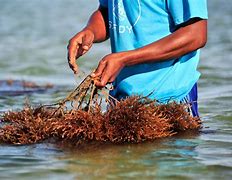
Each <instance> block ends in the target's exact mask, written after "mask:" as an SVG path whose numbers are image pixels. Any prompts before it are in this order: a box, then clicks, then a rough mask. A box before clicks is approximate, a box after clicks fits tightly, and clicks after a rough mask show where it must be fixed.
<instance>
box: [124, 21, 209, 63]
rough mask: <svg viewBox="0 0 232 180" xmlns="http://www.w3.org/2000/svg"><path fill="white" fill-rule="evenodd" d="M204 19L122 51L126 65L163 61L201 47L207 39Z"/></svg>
mask: <svg viewBox="0 0 232 180" xmlns="http://www.w3.org/2000/svg"><path fill="white" fill-rule="evenodd" d="M206 23H207V22H206V21H204V20H202V21H199V22H196V23H194V24H192V25H190V26H186V27H182V28H180V29H178V30H177V31H175V32H174V33H173V34H171V35H169V36H167V37H165V38H163V39H161V40H159V41H156V42H154V43H151V44H149V45H147V46H144V47H142V48H139V49H135V50H132V51H128V52H122V57H124V59H123V62H124V64H125V65H126V66H129V65H135V64H140V63H147V62H157V61H165V60H169V59H175V58H178V57H181V56H183V55H185V54H187V53H189V52H192V51H194V50H196V49H199V48H201V47H203V46H204V45H205V43H206V39H207V25H206Z"/></svg>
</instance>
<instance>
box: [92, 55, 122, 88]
mask: <svg viewBox="0 0 232 180" xmlns="http://www.w3.org/2000/svg"><path fill="white" fill-rule="evenodd" d="M124 57H125V55H123V53H112V54H109V55H107V56H105V57H104V58H103V59H102V60H101V61H100V62H99V64H98V67H97V69H96V71H95V72H94V73H92V74H91V76H92V77H93V78H96V77H100V78H99V80H95V85H96V86H97V87H100V88H102V87H105V86H106V84H107V83H111V82H113V81H114V80H115V78H116V77H117V75H118V74H119V72H120V71H121V70H122V68H123V67H124V66H125V63H124Z"/></svg>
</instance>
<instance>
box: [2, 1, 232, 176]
mask: <svg viewBox="0 0 232 180" xmlns="http://www.w3.org/2000/svg"><path fill="white" fill-rule="evenodd" d="M208 6H209V15H210V20H209V37H208V44H207V46H206V47H205V48H204V49H203V50H202V55H201V64H200V66H199V70H200V71H201V73H202V77H201V79H200V81H199V91H200V93H199V105H200V112H201V116H202V119H203V121H204V128H203V129H202V131H201V132H200V133H199V134H181V135H179V136H175V137H172V138H165V139H161V140H157V141H154V142H147V143H142V144H137V145H136V144H127V145H94V144H93V145H89V146H84V147H78V148H69V147H63V146H57V145H53V144H47V143H42V144H35V145H30V146H0V179H23V180H26V179H48V178H49V179H54V180H57V179H61V180H63V179H110V178H112V179H127V178H128V179H129V178H131V179H132V178H133V179H178V180H179V179H231V177H232V103H231V101H232V72H231V68H232V53H231V52H232V46H231V44H232V43H231V42H232V36H231V35H232V29H231V24H232V18H231V17H232V11H231V9H232V2H230V1H226V0H221V1H218V0H209V1H208ZM96 7H97V1H92V0H79V1H75V0H66V1H62V0H51V1H47V0H33V1H30V0H14V1H9V0H0V39H1V42H0V80H6V79H14V80H29V81H33V82H36V83H38V84H45V83H52V84H54V88H52V89H51V90H48V91H46V92H40V93H39V92H35V93H30V94H21V95H18V96H12V95H9V94H8V95H7V94H4V95H0V111H6V110H10V109H21V108H22V107H23V105H24V102H25V98H27V99H29V101H30V102H31V103H32V104H41V103H50V102H55V101H57V100H58V99H60V98H62V97H64V96H65V95H66V94H67V92H68V91H70V90H71V89H73V88H74V87H75V85H76V81H75V78H74V76H73V74H72V72H71V71H70V70H69V67H68V65H67V62H66V61H67V60H66V53H67V52H66V46H67V42H68V40H69V38H70V37H71V36H72V35H74V33H75V32H77V31H78V30H80V29H81V28H82V27H83V26H84V24H85V22H86V20H87V19H88V14H90V13H91V12H92V11H93V10H94V9H96ZM109 52H110V49H109V42H106V43H104V44H97V45H95V46H94V47H93V49H92V51H91V52H90V53H89V54H88V55H86V56H85V57H83V58H81V59H80V60H79V64H80V67H81V70H82V71H83V72H84V73H85V74H88V73H89V72H90V71H91V70H92V69H93V68H94V67H95V66H96V65H97V62H98V61H99V60H100V59H101V57H103V56H104V55H105V54H107V53H109ZM80 80H81V78H79V79H78V81H80Z"/></svg>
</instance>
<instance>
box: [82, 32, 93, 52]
mask: <svg viewBox="0 0 232 180" xmlns="http://www.w3.org/2000/svg"><path fill="white" fill-rule="evenodd" d="M92 44H93V38H92V37H91V36H87V35H85V36H83V38H82V49H83V52H82V54H85V53H86V52H87V51H88V50H89V49H90V48H91V46H92Z"/></svg>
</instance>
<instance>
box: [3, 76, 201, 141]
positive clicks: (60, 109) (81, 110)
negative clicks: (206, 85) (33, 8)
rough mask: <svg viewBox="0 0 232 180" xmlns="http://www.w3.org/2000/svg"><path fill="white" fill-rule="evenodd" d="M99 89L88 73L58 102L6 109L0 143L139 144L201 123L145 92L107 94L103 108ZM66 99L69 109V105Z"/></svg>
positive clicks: (183, 109)
mask: <svg viewBox="0 0 232 180" xmlns="http://www.w3.org/2000/svg"><path fill="white" fill-rule="evenodd" d="M100 92H104V90H99V89H97V87H96V86H95V84H94V81H93V79H92V78H91V76H87V77H86V78H85V79H84V80H83V81H82V82H81V84H80V85H79V86H78V87H77V88H76V89H74V90H73V91H72V92H71V93H70V94H69V95H68V96H67V97H66V98H65V99H63V100H61V101H60V102H58V103H56V104H52V105H42V106H40V107H37V108H33V107H29V106H28V107H25V108H24V109H23V110H21V111H18V112H14V111H10V112H6V113H4V114H3V115H2V118H1V119H2V120H1V121H2V123H3V125H2V127H0V143H8V144H32V143H38V142H43V141H45V140H53V141H56V142H70V143H71V144H80V143H83V142H91V141H99V142H112V143H124V142H130V143H139V142H143V141H147V140H154V139H157V138H161V137H168V136H172V135H174V134H176V133H178V132H180V131H186V130H198V129H200V128H201V121H200V119H199V118H196V117H192V116H191V115H190V114H189V113H188V111H187V109H188V106H187V105H186V104H178V103H175V102H172V103H168V104H159V103H157V102H156V101H155V100H151V99H148V98H146V97H139V96H133V97H128V98H126V99H123V100H120V101H117V100H113V101H114V102H112V101H109V99H110V98H108V97H106V99H108V108H107V111H105V112H103V111H102V98H99V93H100ZM103 94H105V93H103ZM111 98H113V97H111ZM67 103H70V104H71V108H67Z"/></svg>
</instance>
